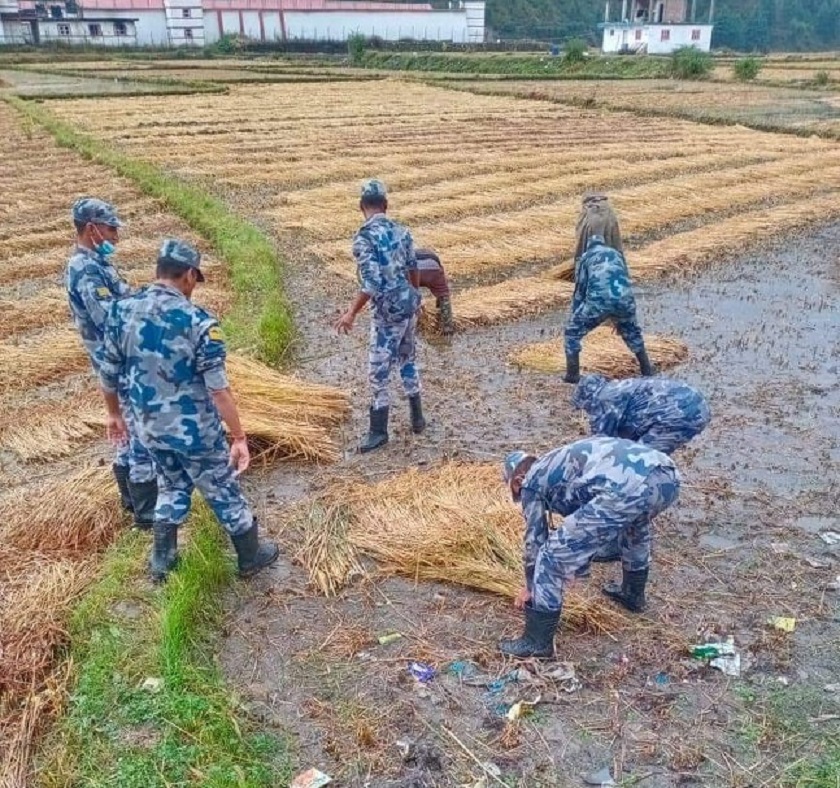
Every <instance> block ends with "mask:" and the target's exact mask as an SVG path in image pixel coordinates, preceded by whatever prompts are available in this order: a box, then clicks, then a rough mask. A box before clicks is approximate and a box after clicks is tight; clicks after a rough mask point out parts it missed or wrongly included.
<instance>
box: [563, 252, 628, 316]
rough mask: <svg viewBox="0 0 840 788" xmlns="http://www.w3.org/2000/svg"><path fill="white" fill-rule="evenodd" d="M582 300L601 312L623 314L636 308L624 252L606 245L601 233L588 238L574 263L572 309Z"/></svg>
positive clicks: (574, 309) (581, 302)
mask: <svg viewBox="0 0 840 788" xmlns="http://www.w3.org/2000/svg"><path fill="white" fill-rule="evenodd" d="M584 303H588V304H592V305H593V306H594V307H597V311H599V312H602V313H604V314H610V313H612V314H624V313H629V312H630V311H635V308H636V301H635V298H634V297H633V288H632V285H631V284H630V273H629V271H628V270H627V262H626V261H625V259H624V255H623V254H621V252H618V251H616V250H615V249H612V248H611V247H609V246H607V245H606V243H605V242H604V238H603V236H601V235H593V236H591V237H590V238H589V241H588V243H587V245H586V252H585V253H584V254H583V256H582V257H581V258H580V259H579V260H578V261H577V262H576V264H575V293H574V296H573V297H572V311H573V312H574V311H576V310H577V309H578V307H580V306H581V305H582V304H584Z"/></svg>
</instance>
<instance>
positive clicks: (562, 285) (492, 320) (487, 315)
mask: <svg viewBox="0 0 840 788" xmlns="http://www.w3.org/2000/svg"><path fill="white" fill-rule="evenodd" d="M573 293H574V285H572V284H570V283H569V282H563V281H559V280H556V279H552V278H550V277H548V276H546V275H544V274H541V275H538V276H528V277H522V278H520V279H509V280H507V281H506V282H500V283H499V284H496V285H489V286H486V287H474V288H471V289H469V290H464V291H462V292H460V293H456V294H455V295H454V296H453V298H452V312H453V316H454V318H455V326H456V328H458V329H464V328H469V327H472V326H489V325H494V324H496V323H504V322H507V321H510V320H516V319H518V318H521V317H524V316H526V315H536V314H539V313H540V312H545V311H546V310H548V309H559V308H561V307H565V306H567V305H568V304H569V303H570V302H571V300H572V294H573Z"/></svg>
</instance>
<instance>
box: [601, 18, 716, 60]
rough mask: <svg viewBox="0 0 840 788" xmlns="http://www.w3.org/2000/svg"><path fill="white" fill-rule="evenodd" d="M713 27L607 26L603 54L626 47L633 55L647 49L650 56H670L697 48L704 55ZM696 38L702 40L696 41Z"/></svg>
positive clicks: (708, 46)
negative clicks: (683, 49)
mask: <svg viewBox="0 0 840 788" xmlns="http://www.w3.org/2000/svg"><path fill="white" fill-rule="evenodd" d="M712 28H713V26H712V25H690V24H689V25H622V24H618V23H616V24H609V23H608V24H606V25H604V39H603V43H602V45H601V51H602V52H604V53H605V54H611V53H613V54H614V53H616V52H620V51H622V50H623V49H624V48H625V47H626V48H627V49H630V50H631V51H635V50H638V49H640V48H644V51H646V52H647V53H648V54H649V55H669V54H671V53H672V52H674V51H675V50H677V49H679V48H680V47H686V46H687V47H694V48H695V49H699V50H701V51H702V52H708V51H710V50H711V48H712ZM695 36H699V37H697V38H695Z"/></svg>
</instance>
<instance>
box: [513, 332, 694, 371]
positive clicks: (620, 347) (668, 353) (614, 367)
mask: <svg viewBox="0 0 840 788" xmlns="http://www.w3.org/2000/svg"><path fill="white" fill-rule="evenodd" d="M645 348H646V349H647V352H648V355H649V356H650V359H651V361H652V362H653V364H654V365H655V366H656V367H657V369H660V370H665V369H670V368H671V367H675V366H676V365H677V364H680V363H681V362H683V361H685V359H686V358H688V346H687V345H685V344H684V343H683V342H680V341H679V340H678V339H672V338H670V337H660V336H656V335H653V334H646V335H645ZM510 360H511V361H512V362H513V363H514V364H516V365H517V366H520V367H528V368H529V369H533V370H536V371H537V372H565V371H566V363H565V355H564V351H563V339H562V337H560V338H558V339H552V340H549V341H548V342H537V343H535V344H533V345H526V346H525V347H524V348H522V349H521V350H517V351H516V352H515V353H512V354H511V356H510ZM580 365H581V371H582V372H584V373H586V372H597V373H599V374H601V375H606V376H607V377H611V378H622V377H634V376H637V375H638V374H639V362H638V361H637V360H636V357H635V356H634V355H633V354H632V353H631V352H630V350H629V349H628V348H627V345H625V344H624V340H623V339H622V338H621V337H620V336H619V335H618V334H617V333H614V332H613V330H612V329H611V328H608V327H606V326H601V327H600V328H596V329H595V330H594V331H593V332H592V333H591V334H587V335H586V336H585V337H584V339H583V347H582V350H581V354H580Z"/></svg>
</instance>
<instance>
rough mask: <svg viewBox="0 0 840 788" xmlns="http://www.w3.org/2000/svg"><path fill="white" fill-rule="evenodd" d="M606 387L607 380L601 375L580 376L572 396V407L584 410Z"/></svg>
mask: <svg viewBox="0 0 840 788" xmlns="http://www.w3.org/2000/svg"><path fill="white" fill-rule="evenodd" d="M606 385H607V379H606V378H605V377H604V376H603V375H582V376H581V378H580V382H579V383H578V384H577V386H576V387H575V391H574V394H572V406H573V407H575V408H586V406H587V405H588V404H589V403H590V402H592V400H593V399H594V398H595V397H597V396H598V393H599V392H600V391H601V389H602V388H604V386H606Z"/></svg>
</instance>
